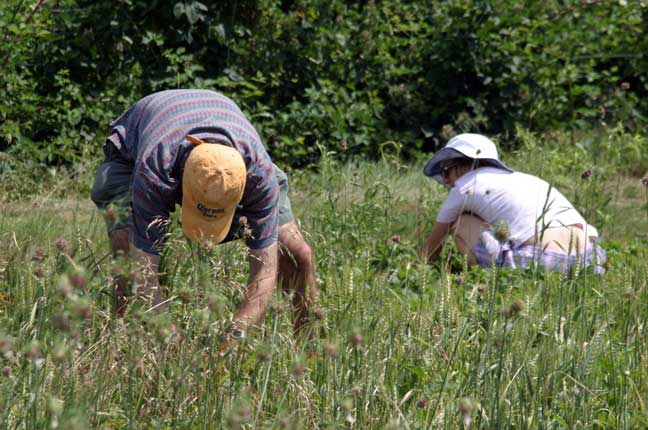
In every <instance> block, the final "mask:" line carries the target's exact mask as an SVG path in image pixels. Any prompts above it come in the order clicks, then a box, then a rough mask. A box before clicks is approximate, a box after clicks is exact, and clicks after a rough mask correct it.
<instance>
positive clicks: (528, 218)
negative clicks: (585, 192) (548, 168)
mask: <svg viewBox="0 0 648 430" xmlns="http://www.w3.org/2000/svg"><path fill="white" fill-rule="evenodd" d="M464 212H467V213H472V214H474V215H477V216H479V217H480V218H481V219H482V220H484V221H485V222H487V223H488V224H490V225H495V224H496V223H505V225H506V226H507V227H508V229H509V240H511V242H512V243H513V246H515V247H517V246H520V245H522V244H523V243H525V242H528V241H530V240H534V239H535V238H540V240H542V236H543V235H544V232H545V231H548V230H547V229H548V228H551V227H564V226H572V225H580V226H581V228H582V229H583V230H585V229H587V233H586V234H587V236H590V237H596V236H598V232H597V231H596V229H594V227H591V226H588V225H587V223H586V222H585V220H584V218H583V217H582V216H581V215H580V214H579V213H578V211H577V210H576V209H575V208H574V207H573V205H572V204H571V203H570V202H569V201H568V200H567V198H565V196H564V195H563V194H562V193H561V192H560V191H559V190H557V189H556V188H554V187H552V186H551V185H550V184H549V183H547V182H546V181H544V180H542V179H540V178H538V177H536V176H533V175H529V174H526V173H522V172H517V171H514V172H509V171H506V170H503V169H498V168H495V167H480V168H477V169H475V170H471V171H469V172H467V173H466V174H464V175H463V176H462V177H461V178H459V179H458V180H457V182H456V184H455V186H454V187H453V188H452V189H451V190H450V193H449V194H448V198H447V199H446V201H445V203H444V204H443V206H442V207H441V210H440V213H439V216H438V217H437V220H438V221H441V222H453V221H454V220H456V219H457V217H458V216H459V215H460V214H461V213H464ZM575 239H576V238H575ZM580 243H581V244H582V245H583V246H584V241H582V240H581V241H580Z"/></svg>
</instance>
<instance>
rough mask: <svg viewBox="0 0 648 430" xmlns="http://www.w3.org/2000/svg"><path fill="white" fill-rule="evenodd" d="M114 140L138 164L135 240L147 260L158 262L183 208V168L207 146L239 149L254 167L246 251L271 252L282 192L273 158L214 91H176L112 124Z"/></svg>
mask: <svg viewBox="0 0 648 430" xmlns="http://www.w3.org/2000/svg"><path fill="white" fill-rule="evenodd" d="M111 127H112V135H111V136H110V137H109V138H108V139H110V141H111V142H112V143H113V144H114V145H115V146H116V147H117V148H118V149H119V150H120V152H121V153H122V154H123V155H124V156H125V157H128V158H129V159H130V160H131V161H132V162H133V163H134V170H133V177H132V197H131V199H132V200H131V203H132V213H131V217H130V220H129V230H130V239H131V241H132V242H133V244H134V245H135V246H136V247H137V248H139V249H141V250H143V251H145V252H148V253H151V254H159V245H161V244H162V243H163V242H164V236H165V233H166V225H167V223H168V219H169V214H170V212H172V211H173V210H174V209H175V205H176V204H179V205H180V204H181V203H182V172H183V169H184V162H185V160H186V158H187V156H188V155H189V152H190V151H191V149H192V148H193V147H194V144H193V143H191V142H189V141H188V140H186V136H187V135H188V134H191V135H193V136H196V137H198V138H200V139H202V140H210V141H216V142H219V143H223V144H225V145H229V146H233V147H234V148H236V149H237V150H238V151H239V152H240V153H241V155H242V157H243V160H244V161H245V165H246V167H247V179H246V184H245V191H244V193H243V199H242V200H241V203H240V204H239V207H238V209H237V211H236V213H235V214H234V217H235V220H236V219H238V218H239V217H241V216H245V217H246V218H247V221H248V224H249V227H250V229H251V230H252V235H251V237H250V238H248V239H247V241H246V244H247V246H248V247H250V248H252V249H261V248H265V247H267V246H269V245H271V244H272V243H274V242H276V240H277V236H278V226H277V223H278V210H277V201H278V198H279V184H278V182H277V178H276V175H275V172H274V166H273V164H272V160H271V159H270V156H269V155H268V153H267V152H266V150H265V148H264V147H263V144H262V143H261V138H260V137H259V134H258V133H257V132H256V130H255V129H254V127H253V126H252V124H250V122H249V121H248V120H247V119H246V118H245V116H244V115H243V113H242V112H241V110H240V109H239V107H238V106H237V105H236V104H235V103H234V102H233V101H232V100H230V99H229V98H227V97H225V96H223V95H222V94H219V93H216V92H214V91H209V90H169V91H162V92H159V93H154V94H151V95H149V96H147V97H145V98H143V99H141V100H140V101H138V102H137V103H135V104H134V105H132V106H131V107H130V108H129V109H128V110H127V111H126V112H125V113H123V114H122V115H121V116H120V117H119V118H118V119H117V120H115V121H114V122H113V123H112V124H111Z"/></svg>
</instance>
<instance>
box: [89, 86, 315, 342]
mask: <svg viewBox="0 0 648 430" xmlns="http://www.w3.org/2000/svg"><path fill="white" fill-rule="evenodd" d="M111 127H112V134H111V135H110V136H109V137H108V139H107V140H106V142H105V144H104V153H105V160H104V161H103V162H102V163H101V165H100V166H99V168H98V169H97V173H96V178H95V183H94V186H93V189H92V195H91V198H92V200H93V201H94V202H95V204H96V205H97V206H98V207H99V208H100V209H103V210H104V211H105V213H106V215H107V216H106V221H107V224H108V233H109V237H110V244H111V249H112V252H113V254H114V255H119V254H122V255H125V256H126V255H131V256H134V257H135V258H136V259H138V260H139V261H140V262H141V263H142V267H143V271H142V272H143V273H141V274H140V275H141V276H140V277H139V278H140V279H139V282H138V286H137V287H136V289H137V294H136V295H137V296H139V297H144V298H145V299H146V300H147V301H148V303H149V304H150V305H151V306H153V307H155V306H160V305H162V304H163V303H164V296H163V294H162V291H161V290H160V288H159V283H158V265H159V261H160V251H161V249H162V247H163V245H164V237H165V232H166V226H167V224H168V219H169V215H170V212H172V211H173V210H174V209H175V205H176V204H179V205H181V206H182V228H183V230H184V233H185V234H186V236H187V237H188V238H189V239H191V240H193V241H198V242H202V241H209V242H212V243H221V242H227V241H230V240H233V239H237V238H239V237H243V236H244V234H243V232H244V231H247V233H246V234H245V236H246V245H247V247H248V249H249V252H248V260H249V267H250V273H249V283H248V287H247V290H246V293H245V296H244V299H243V301H242V304H241V305H240V308H239V309H238V311H237V312H236V314H235V316H234V323H233V325H232V328H231V330H230V331H229V335H230V336H231V337H233V338H239V337H241V336H243V335H244V333H245V329H246V328H247V327H248V326H250V325H254V324H258V323H259V322H260V321H261V320H262V319H263V317H264V314H265V311H266V309H267V307H268V303H269V302H270V300H271V297H272V295H273V292H274V289H275V287H276V284H277V282H278V279H279V280H280V281H281V283H282V285H283V286H284V288H290V289H294V291H295V294H294V301H293V307H294V312H295V328H296V330H298V329H300V328H301V327H302V326H303V325H304V324H305V322H306V321H307V311H308V307H309V306H310V305H311V304H312V302H313V301H314V300H315V296H316V294H317V289H316V281H315V275H314V271H313V264H312V252H311V248H310V247H309V245H308V244H307V243H306V241H305V240H304V237H303V235H302V233H301V232H300V230H299V228H298V227H297V224H296V222H295V219H294V216H293V213H292V209H291V205H290V200H289V199H288V179H287V177H286V174H285V173H284V172H283V171H281V170H280V169H279V168H278V167H277V166H276V165H275V164H274V163H273V162H272V160H271V159H270V156H269V155H268V153H267V152H266V150H265V148H264V147H263V144H262V142H261V138H260V137H259V135H258V134H257V132H256V130H255V129H254V127H253V126H252V124H250V122H249V121H248V120H247V119H246V118H245V116H244V115H243V113H242V112H241V110H240V109H239V107H238V106H237V105H236V104H235V103H234V102H233V101H232V100H230V99H229V98H227V97H225V96H224V95H222V94H219V93H216V92H214V91H208V90H190V89H187V90H169V91H162V92H158V93H154V94H151V95H149V96H147V97H145V98H143V99H141V100H140V101H138V102H136V103H135V104H134V105H132V106H131V107H130V108H129V109H128V110H126V112H125V113H123V114H122V115H121V116H120V117H119V118H118V119H117V120H115V121H114V122H113V123H112V124H111ZM124 288H125V287H124V284H123V282H121V283H120V282H118V285H117V288H116V290H115V297H116V311H117V313H123V311H124V305H125V300H124V291H123V290H124Z"/></svg>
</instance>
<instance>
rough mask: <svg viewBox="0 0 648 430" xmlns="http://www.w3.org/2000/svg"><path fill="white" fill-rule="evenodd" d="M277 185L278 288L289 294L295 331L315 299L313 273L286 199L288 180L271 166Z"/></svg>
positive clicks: (310, 254)
mask: <svg viewBox="0 0 648 430" xmlns="http://www.w3.org/2000/svg"><path fill="white" fill-rule="evenodd" d="M275 174H276V175H277V180H278V181H279V188H280V193H279V202H278V207H279V284H280V285H281V287H282V289H283V291H284V292H291V291H292V292H293V294H294V295H293V303H292V305H293V312H294V325H295V331H296V332H298V331H299V330H301V329H302V328H303V327H304V325H305V324H306V323H307V322H308V311H309V308H310V307H311V306H312V305H313V304H314V303H315V300H316V299H317V281H316V279H315V270H314V269H313V251H312V250H311V247H310V246H309V245H308V243H307V242H306V240H305V239H304V235H303V234H302V232H301V231H300V230H299V227H298V226H297V223H296V222H295V217H294V215H293V213H292V207H291V205H290V199H289V198H288V189H289V186H288V177H287V176H286V174H285V173H284V172H283V171H282V170H281V169H279V168H278V167H277V166H275Z"/></svg>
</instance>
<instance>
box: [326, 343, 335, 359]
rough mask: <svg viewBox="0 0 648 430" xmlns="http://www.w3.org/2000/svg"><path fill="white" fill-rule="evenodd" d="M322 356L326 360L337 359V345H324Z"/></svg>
mask: <svg viewBox="0 0 648 430" xmlns="http://www.w3.org/2000/svg"><path fill="white" fill-rule="evenodd" d="M324 356H325V357H327V358H337V356H338V349H337V345H335V344H334V343H325V344H324Z"/></svg>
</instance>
